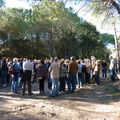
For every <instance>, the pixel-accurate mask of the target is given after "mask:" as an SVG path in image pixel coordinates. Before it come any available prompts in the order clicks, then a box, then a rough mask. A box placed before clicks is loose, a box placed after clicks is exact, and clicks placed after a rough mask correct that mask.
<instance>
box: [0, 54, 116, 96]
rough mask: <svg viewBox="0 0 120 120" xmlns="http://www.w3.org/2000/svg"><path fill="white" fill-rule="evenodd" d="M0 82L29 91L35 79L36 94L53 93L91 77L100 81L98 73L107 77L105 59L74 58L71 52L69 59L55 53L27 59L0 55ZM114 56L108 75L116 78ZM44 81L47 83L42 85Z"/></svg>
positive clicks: (18, 90) (71, 89)
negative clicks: (35, 58)
mask: <svg viewBox="0 0 120 120" xmlns="http://www.w3.org/2000/svg"><path fill="white" fill-rule="evenodd" d="M0 63H1V64H0V77H1V80H0V86H4V87H5V86H8V85H10V86H11V92H13V93H21V94H22V95H25V94H26V91H25V88H26V84H27V88H28V92H27V93H28V95H32V94H33V93H32V83H33V84H34V82H35V83H38V88H39V94H44V93H45V91H46V89H48V92H49V96H51V97H56V96H59V95H60V94H61V93H64V92H65V91H66V92H68V93H73V92H74V91H75V90H76V89H77V88H76V86H77V87H78V88H82V87H83V85H84V84H89V83H91V81H94V83H95V84H96V85H100V73H101V72H102V77H107V68H108V66H107V63H106V62H105V61H104V60H103V61H101V60H97V59H96V58H95V57H94V56H91V59H79V60H76V59H75V57H74V56H72V57H70V59H58V58H57V57H55V58H51V59H50V60H49V59H45V60H44V59H41V60H30V59H28V58H13V59H10V58H7V59H6V58H5V57H4V58H2V60H1V62H0ZM115 64H116V63H115V60H114V59H113V58H111V60H110V66H109V69H110V78H111V80H112V81H115V76H116V70H115V66H116V65H115ZM45 82H46V83H47V87H46V86H45Z"/></svg>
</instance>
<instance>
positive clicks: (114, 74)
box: [110, 69, 116, 81]
mask: <svg viewBox="0 0 120 120" xmlns="http://www.w3.org/2000/svg"><path fill="white" fill-rule="evenodd" d="M115 76H116V73H115V69H111V70H110V79H111V80H112V81H115Z"/></svg>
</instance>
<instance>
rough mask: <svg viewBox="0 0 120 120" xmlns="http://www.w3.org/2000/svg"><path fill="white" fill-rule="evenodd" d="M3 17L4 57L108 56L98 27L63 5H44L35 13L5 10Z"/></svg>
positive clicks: (0, 34)
mask: <svg viewBox="0 0 120 120" xmlns="http://www.w3.org/2000/svg"><path fill="white" fill-rule="evenodd" d="M0 14H1V17H0V41H1V42H0V43H1V48H0V49H1V56H3V55H5V56H10V57H11V56H12V57H13V56H18V57H26V56H29V57H31V58H40V57H49V56H56V55H57V56H58V57H66V58H67V57H70V56H71V55H75V56H77V57H90V56H91V55H93V54H94V55H96V56H97V57H101V58H105V57H106V55H108V51H107V49H106V48H105V44H104V40H103V39H104V38H103V37H101V34H100V33H99V32H98V31H97V30H96V27H95V26H94V25H92V24H90V23H88V22H87V21H85V20H83V19H82V18H79V17H78V16H77V14H74V13H73V10H72V9H71V8H70V9H68V8H66V7H65V4H64V3H63V2H53V1H43V2H41V3H39V4H37V5H33V7H32V9H20V8H19V9H18V8H4V9H1V10H0ZM108 36H109V35H108ZM105 42H106V41H105ZM103 53H104V54H103Z"/></svg>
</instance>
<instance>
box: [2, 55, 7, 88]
mask: <svg viewBox="0 0 120 120" xmlns="http://www.w3.org/2000/svg"><path fill="white" fill-rule="evenodd" d="M7 72H8V67H7V62H6V58H5V57H3V58H2V62H1V79H2V80H1V83H2V86H4V87H5V86H7Z"/></svg>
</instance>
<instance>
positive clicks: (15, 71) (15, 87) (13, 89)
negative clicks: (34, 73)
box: [9, 58, 22, 93]
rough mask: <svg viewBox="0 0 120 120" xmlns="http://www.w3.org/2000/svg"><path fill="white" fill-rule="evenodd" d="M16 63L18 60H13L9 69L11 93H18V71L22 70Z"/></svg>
mask: <svg viewBox="0 0 120 120" xmlns="http://www.w3.org/2000/svg"><path fill="white" fill-rule="evenodd" d="M17 62H18V59H17V58H14V59H13V64H12V65H11V67H10V70H12V71H11V77H12V84H11V92H13V93H18V88H19V77H20V70H21V69H22V68H21V67H20V65H19V64H18V63H17ZM10 70H9V72H10Z"/></svg>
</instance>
